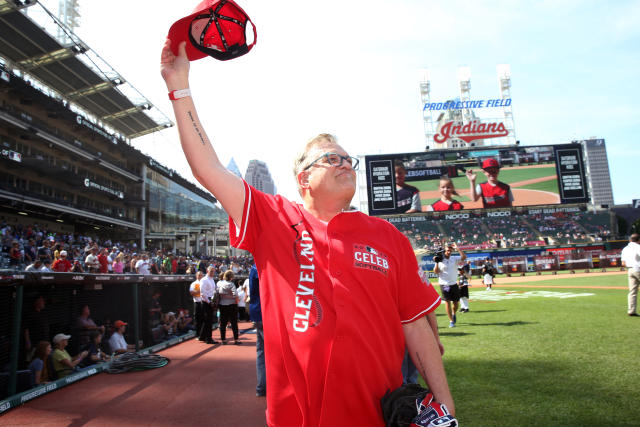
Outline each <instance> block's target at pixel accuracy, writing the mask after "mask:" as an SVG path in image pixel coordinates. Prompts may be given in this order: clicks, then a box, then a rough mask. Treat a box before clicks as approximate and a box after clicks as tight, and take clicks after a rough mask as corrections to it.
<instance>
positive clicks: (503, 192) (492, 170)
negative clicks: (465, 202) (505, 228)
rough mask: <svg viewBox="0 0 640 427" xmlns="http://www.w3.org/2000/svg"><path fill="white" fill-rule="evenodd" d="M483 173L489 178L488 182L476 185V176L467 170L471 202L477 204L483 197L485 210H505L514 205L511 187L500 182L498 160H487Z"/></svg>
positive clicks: (483, 164)
mask: <svg viewBox="0 0 640 427" xmlns="http://www.w3.org/2000/svg"><path fill="white" fill-rule="evenodd" d="M482 171H483V172H484V174H485V176H486V177H487V182H484V183H482V184H478V185H476V174H475V173H473V171H472V170H471V169H467V172H466V174H467V178H468V179H469V183H470V185H471V195H470V197H471V201H472V202H475V201H476V200H478V199H479V198H480V197H482V207H483V208H505V207H509V206H511V205H512V203H513V194H512V193H511V187H510V186H509V185H508V184H505V183H504V182H500V181H498V174H499V173H500V164H499V163H498V161H497V160H496V159H485V160H484V161H483V162H482Z"/></svg>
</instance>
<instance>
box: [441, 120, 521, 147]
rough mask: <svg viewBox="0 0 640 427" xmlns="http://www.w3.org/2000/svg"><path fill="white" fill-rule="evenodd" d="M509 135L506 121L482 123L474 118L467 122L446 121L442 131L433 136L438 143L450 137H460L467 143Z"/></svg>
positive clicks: (442, 142)
mask: <svg viewBox="0 0 640 427" xmlns="http://www.w3.org/2000/svg"><path fill="white" fill-rule="evenodd" d="M507 135H509V131H508V130H507V129H505V127H504V123H502V122H500V123H495V122H494V123H480V122H479V121H478V120H473V121H471V122H469V123H467V124H462V123H460V122H455V121H450V122H447V123H445V124H444V125H443V126H442V127H441V128H440V132H439V133H437V134H435V135H434V136H433V140H434V141H435V142H437V143H438V144H444V143H445V142H446V141H447V140H448V139H449V138H459V139H461V140H463V141H465V142H467V143H469V142H471V141H473V140H476V139H488V138H499V137H501V136H507Z"/></svg>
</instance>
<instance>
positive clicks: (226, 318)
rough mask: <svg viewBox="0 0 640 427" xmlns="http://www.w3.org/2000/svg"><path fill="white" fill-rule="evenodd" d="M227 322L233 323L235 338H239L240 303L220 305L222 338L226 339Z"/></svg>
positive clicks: (232, 328)
mask: <svg viewBox="0 0 640 427" xmlns="http://www.w3.org/2000/svg"><path fill="white" fill-rule="evenodd" d="M227 323H231V330H232V331H233V339H234V340H236V341H237V340H238V304H231V305H221V306H220V339H221V340H223V341H224V340H225V339H226V335H227Z"/></svg>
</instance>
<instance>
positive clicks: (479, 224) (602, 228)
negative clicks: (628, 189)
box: [394, 212, 611, 250]
mask: <svg viewBox="0 0 640 427" xmlns="http://www.w3.org/2000/svg"><path fill="white" fill-rule="evenodd" d="M394 225H396V227H398V229H399V230H400V231H402V232H403V233H405V234H406V235H407V237H408V238H409V240H410V241H411V244H412V245H413V247H414V248H415V249H427V250H433V249H435V248H436V247H437V246H440V245H442V242H445V241H455V242H456V243H457V244H458V246H460V247H463V248H465V249H492V248H497V247H507V248H518V247H528V246H542V245H547V244H549V245H559V244H571V243H592V242H601V241H604V240H607V239H608V238H610V237H611V227H610V220H609V214H608V213H607V212H604V213H592V212H571V213H565V212H555V213H549V214H528V215H513V216H506V217H473V216H472V217H470V218H462V219H460V218H458V219H441V218H438V219H436V218H427V219H426V220H425V221H411V222H399V223H394Z"/></svg>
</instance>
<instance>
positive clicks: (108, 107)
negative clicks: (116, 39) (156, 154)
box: [0, 0, 173, 139]
mask: <svg viewBox="0 0 640 427" xmlns="http://www.w3.org/2000/svg"><path fill="white" fill-rule="evenodd" d="M34 5H38V7H39V8H42V10H43V11H44V16H45V17H46V18H47V19H48V20H49V21H52V22H53V23H55V25H56V26H57V28H58V29H59V31H61V32H62V34H63V35H64V37H59V38H56V37H54V36H52V35H51V34H50V33H49V32H47V31H46V30H45V28H44V27H43V26H42V24H41V23H39V22H38V23H37V22H35V21H34V20H33V19H32V18H31V17H30V16H27V14H26V13H25V9H26V8H30V7H32V6H34ZM48 24H51V22H49V23H48ZM0 57H2V59H4V62H5V64H4V65H5V67H7V68H13V69H15V70H18V71H20V72H21V73H22V74H25V75H28V76H30V77H32V78H33V79H34V80H36V81H37V82H39V83H41V84H42V85H44V86H45V87H46V88H47V89H48V90H51V91H53V92H54V95H56V96H57V97H59V98H61V99H62V100H64V101H66V102H69V103H71V104H75V105H76V106H77V107H79V109H80V110H82V111H83V112H85V113H88V114H89V115H91V116H93V118H95V119H96V120H98V121H99V122H101V124H103V125H105V126H106V127H108V128H111V129H113V130H114V131H115V132H117V133H119V134H120V135H122V136H124V137H126V138H129V139H132V138H136V137H139V136H142V135H145V134H148V133H151V132H154V131H157V130H161V129H164V128H167V127H171V126H173V123H172V122H171V120H170V119H169V118H168V117H167V116H166V115H165V114H163V113H162V112H161V111H160V110H159V109H157V108H156V107H155V106H153V105H152V104H151V103H150V102H149V101H148V100H147V99H146V98H145V97H144V96H142V94H141V93H140V92H138V91H137V90H136V89H135V88H134V87H133V86H131V85H130V84H128V83H127V82H126V81H125V79H124V78H122V77H121V76H120V75H119V74H118V73H117V72H116V71H115V70H114V69H113V68H111V67H110V66H109V65H108V64H107V63H106V62H105V61H104V60H103V59H102V58H100V56H99V55H98V54H97V53H95V52H94V51H92V50H91V49H90V48H89V47H88V46H87V45H86V44H85V43H84V42H82V40H80V39H79V38H78V37H77V36H76V35H75V34H74V33H73V32H72V31H71V30H70V29H69V28H68V27H66V26H65V25H64V24H63V23H62V22H60V21H59V20H58V19H57V18H56V17H55V16H53V15H52V14H51V13H50V12H49V11H48V10H46V9H45V8H44V6H42V5H40V4H39V3H37V2H32V1H29V0H22V1H21V0H0Z"/></svg>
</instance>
